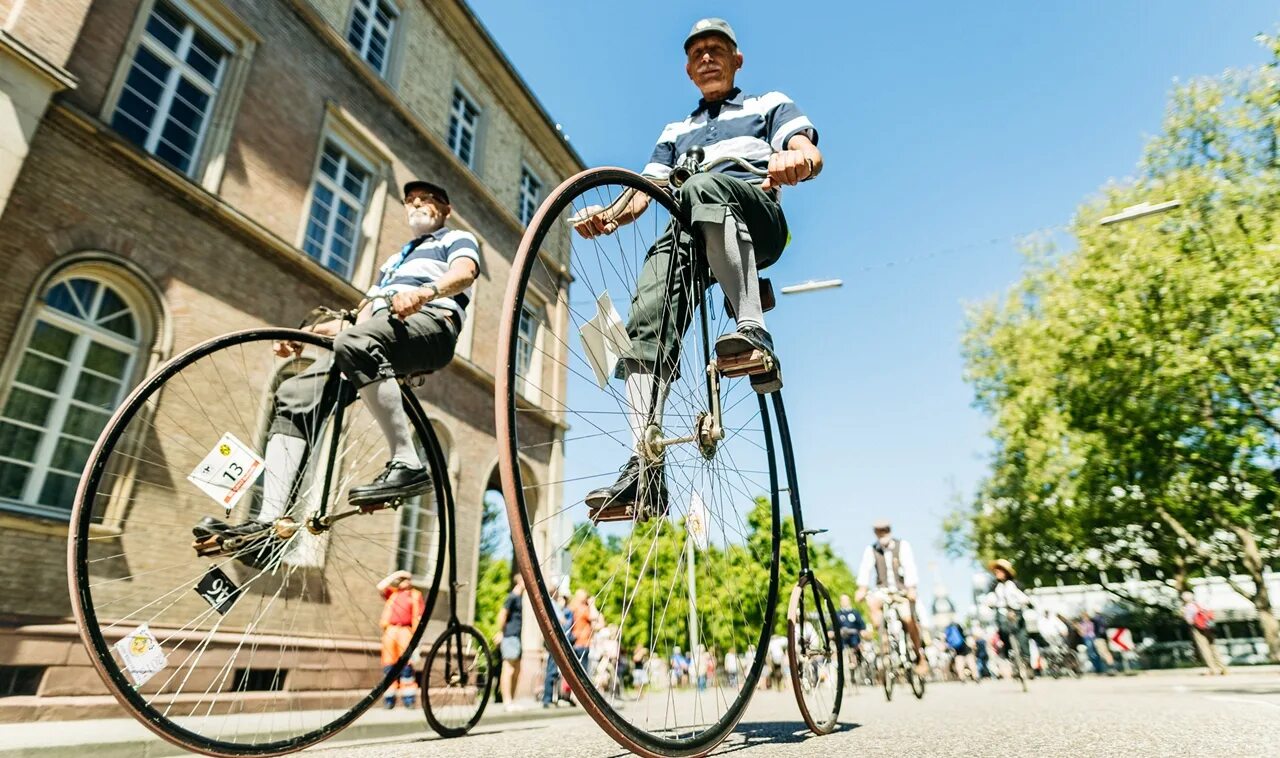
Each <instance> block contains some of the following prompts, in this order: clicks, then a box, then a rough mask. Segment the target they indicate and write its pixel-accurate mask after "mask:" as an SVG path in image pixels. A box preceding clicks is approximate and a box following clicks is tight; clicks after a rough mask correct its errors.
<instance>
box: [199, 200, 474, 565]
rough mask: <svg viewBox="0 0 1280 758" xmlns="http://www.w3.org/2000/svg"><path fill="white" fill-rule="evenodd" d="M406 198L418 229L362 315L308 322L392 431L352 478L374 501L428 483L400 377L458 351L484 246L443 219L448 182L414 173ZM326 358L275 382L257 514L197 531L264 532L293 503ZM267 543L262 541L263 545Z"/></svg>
mask: <svg viewBox="0 0 1280 758" xmlns="http://www.w3.org/2000/svg"><path fill="white" fill-rule="evenodd" d="M404 206H405V215H406V217H407V220H408V223H409V227H410V229H411V230H412V231H413V234H414V238H413V239H412V240H410V241H409V242H408V243H407V244H405V245H404V246H403V247H402V248H400V250H399V251H398V252H397V253H396V254H394V255H392V256H391V257H390V258H389V259H388V260H387V261H386V263H384V264H383V266H382V268H381V269H380V270H379V272H378V275H377V279H376V282H375V284H374V285H373V286H372V287H370V288H369V290H368V291H367V292H366V293H365V298H364V300H363V301H361V303H360V305H359V306H358V307H357V309H358V313H357V316H356V323H355V324H354V325H350V326H348V327H347V328H345V329H344V328H343V326H344V324H343V322H342V321H341V320H338V319H333V320H329V321H323V322H321V323H318V324H314V325H312V326H310V327H307V328H308V329H309V330H310V331H313V332H315V333H316V334H321V335H325V336H329V337H333V338H334V341H333V361H334V362H335V363H336V364H337V365H338V368H339V369H340V370H341V371H342V373H343V374H344V375H346V377H347V378H348V379H349V380H351V383H352V384H353V385H354V386H355V388H356V390H357V392H358V394H359V396H360V400H361V401H363V402H364V404H365V405H366V407H367V408H368V409H369V412H370V414H371V415H372V416H373V417H374V419H375V420H376V421H377V423H378V426H379V428H380V429H381V431H382V433H383V435H384V436H385V437H386V439H387V444H388V447H389V448H390V460H389V461H388V462H387V464H386V467H385V468H384V470H383V471H382V473H380V474H379V475H378V476H377V477H376V478H375V479H374V480H373V481H372V482H370V483H368V484H365V485H362V486H357V487H352V488H351V490H350V495H349V500H350V502H351V504H352V505H355V506H360V507H366V508H375V507H378V506H381V505H384V504H386V503H387V502H389V501H392V500H395V499H397V498H407V497H412V496H414V495H417V494H419V493H421V492H424V491H426V490H428V489H430V487H431V485H432V483H431V475H430V473H429V472H428V471H427V467H426V465H425V464H424V462H423V461H422V460H420V459H419V457H418V451H417V449H416V448H415V446H414V443H413V435H412V433H411V432H410V427H409V419H408V416H407V415H406V414H405V411H404V407H403V406H402V405H401V400H400V388H399V386H398V385H397V382H396V381H395V380H396V377H398V376H406V375H409V374H415V373H420V372H424V371H436V370H438V369H441V368H443V367H444V366H446V365H448V363H449V361H450V360H452V359H453V352H454V348H455V346H456V345H457V341H458V333H459V332H460V331H461V330H462V322H463V319H464V318H465V317H466V307H467V302H468V300H469V299H470V297H471V285H472V283H473V282H474V281H475V279H476V276H477V275H478V274H479V270H480V251H479V246H478V245H477V244H476V239H475V237H474V236H472V235H471V234H470V233H469V232H465V231H462V230H459V229H450V228H449V227H447V226H445V221H446V220H447V219H448V217H449V212H450V205H449V195H448V193H447V192H446V191H445V189H444V188H443V187H440V186H438V185H435V184H432V183H431V182H426V181H421V180H415V181H411V182H409V183H408V184H406V185H405V186H404ZM275 349H276V353H277V355H279V356H281V357H288V356H290V355H292V354H297V353H298V352H300V350H301V345H299V344H296V343H284V342H281V343H277V344H276V346H275ZM328 372H329V361H317V362H316V363H315V364H312V365H311V366H310V367H309V368H308V369H307V370H306V371H304V372H302V373H300V374H298V375H297V376H294V377H292V378H290V379H287V380H285V381H284V382H282V383H281V384H280V387H279V388H278V389H277V390H276V395H275V415H274V418H273V420H272V422H271V429H270V435H269V437H268V440H267V448H266V455H265V458H266V461H265V463H266V471H267V474H266V477H265V481H264V485H263V498H262V508H261V510H260V511H259V514H258V517H257V519H255V520H251V521H248V522H246V523H243V524H239V525H236V526H232V525H230V524H228V523H226V522H224V521H221V520H219V519H214V518H212V517H209V518H205V519H204V520H202V521H201V522H200V523H199V524H197V525H196V527H195V528H194V529H193V532H194V533H195V535H196V537H197V539H203V538H207V537H209V536H215V535H216V536H222V537H229V536H236V535H256V534H261V535H262V539H263V540H264V541H266V540H270V539H273V538H274V537H273V533H272V531H271V530H266V529H265V527H267V526H269V525H271V524H272V523H273V522H274V521H275V520H276V519H278V518H280V517H281V516H283V515H284V514H285V513H286V511H287V510H288V506H289V503H288V499H289V494H290V490H291V488H292V486H293V480H294V478H295V477H296V475H297V471H298V466H299V464H300V462H301V460H302V457H303V453H304V452H305V450H306V447H307V445H308V444H312V443H314V442H316V435H317V433H318V431H319V426H320V424H321V423H322V422H323V419H324V418H325V416H327V415H328V413H329V411H330V410H332V405H333V403H334V402H335V400H339V401H341V402H344V403H349V402H352V401H353V400H354V399H355V398H354V397H353V396H347V397H343V398H333V397H331V394H332V393H330V392H326V391H324V390H325V387H324V385H325V383H326V382H327V381H328ZM264 547H265V545H264ZM270 555H271V551H269V550H265V549H261V548H260V549H258V550H253V551H242V552H241V553H240V556H239V557H240V558H241V559H242V560H244V561H245V562H246V563H250V564H251V565H257V564H258V563H260V562H262V561H263V560H265V559H267V558H269V556H270Z"/></svg>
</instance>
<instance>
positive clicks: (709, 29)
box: [684, 18, 738, 53]
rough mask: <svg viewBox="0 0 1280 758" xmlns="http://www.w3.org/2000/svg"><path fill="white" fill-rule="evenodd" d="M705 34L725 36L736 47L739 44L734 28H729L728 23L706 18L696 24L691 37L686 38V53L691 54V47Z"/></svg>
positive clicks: (691, 31) (718, 19)
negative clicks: (695, 40)
mask: <svg viewBox="0 0 1280 758" xmlns="http://www.w3.org/2000/svg"><path fill="white" fill-rule="evenodd" d="M704 34H723V35H724V36H726V37H728V38H729V41H730V42H732V43H733V44H734V45H735V46H736V45H737V44H738V37H737V36H736V35H735V34H734V33H733V27H732V26H729V22H728V21H725V20H724V19H722V18H704V19H702V20H700V21H697V22H695V23H694V25H693V28H692V29H690V30H689V36H687V37H685V38H684V51H685V52H686V53H687V52H689V45H691V44H693V40H694V38H695V37H701V36H702V35H704Z"/></svg>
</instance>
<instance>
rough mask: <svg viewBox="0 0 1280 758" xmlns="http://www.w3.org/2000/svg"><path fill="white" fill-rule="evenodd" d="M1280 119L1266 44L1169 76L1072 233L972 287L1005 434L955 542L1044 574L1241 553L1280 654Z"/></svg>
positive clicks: (981, 373) (997, 434)
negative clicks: (1232, 61)
mask: <svg viewBox="0 0 1280 758" xmlns="http://www.w3.org/2000/svg"><path fill="white" fill-rule="evenodd" d="M1263 41H1264V43H1265V44H1267V45H1269V46H1270V47H1271V49H1272V50H1273V52H1275V53H1276V54H1277V59H1278V60H1280V46H1278V45H1277V42H1276V40H1275V39H1272V38H1264V39H1263ZM1277 128H1280V73H1278V72H1277V69H1276V67H1275V66H1274V65H1271V66H1264V67H1261V68H1257V69H1250V70H1242V71H1228V72H1227V73H1225V74H1224V75H1222V76H1220V77H1216V78H1206V79H1197V80H1195V81H1192V82H1189V83H1187V84H1184V85H1178V86H1176V87H1175V89H1174V90H1173V93H1172V95H1171V97H1170V100H1169V104H1168V109H1167V113H1166V117H1165V121H1164V124H1163V129H1162V131H1161V133H1160V134H1159V135H1157V136H1156V137H1155V138H1154V139H1152V140H1151V142H1150V143H1149V145H1148V147H1147V150H1146V153H1145V155H1144V157H1143V159H1142V162H1141V170H1140V175H1139V177H1138V178H1137V179H1135V180H1133V181H1131V182H1129V183H1126V184H1113V185H1110V186H1108V187H1106V188H1104V190H1103V191H1102V193H1101V194H1100V195H1099V196H1098V197H1096V198H1093V199H1091V200H1089V201H1087V202H1086V203H1085V204H1083V205H1082V206H1081V208H1080V209H1079V211H1078V212H1077V214H1076V217H1075V219H1074V221H1073V223H1072V229H1071V232H1072V235H1073V237H1074V239H1075V243H1076V245H1075V249H1074V250H1072V251H1069V252H1063V251H1058V250H1055V249H1053V248H1052V247H1051V246H1048V245H1043V244H1041V245H1030V246H1029V249H1028V265H1027V271H1026V273H1025V275H1024V278H1023V279H1022V281H1020V282H1019V283H1018V284H1017V285H1016V286H1015V287H1014V288H1013V290H1012V291H1010V292H1009V293H1008V295H1007V296H1006V297H1005V298H1004V299H1003V300H1000V301H991V302H987V303H983V304H980V305H978V306H976V307H974V308H972V309H970V311H969V314H968V328H967V331H966V335H965V339H964V345H963V349H964V354H965V359H966V378H967V379H968V381H970V382H971V384H972V385H973V387H974V390H975V394H976V402H977V405H978V407H980V408H981V409H983V410H985V411H986V412H987V413H988V414H989V415H990V416H991V419H992V426H991V431H990V434H991V437H992V439H993V441H994V443H995V445H994V454H993V459H992V462H991V469H990V473H989V475H988V476H987V477H986V479H985V481H983V483H982V484H981V486H980V490H979V492H978V494H977V497H976V499H975V502H974V503H973V504H972V505H971V506H970V507H966V508H965V509H964V511H963V512H961V513H957V514H954V515H953V516H952V517H951V518H950V519H949V520H948V524H947V526H948V529H949V536H948V543H949V545H950V547H951V549H952V551H953V552H961V551H972V552H974V553H976V554H977V555H978V556H979V557H982V558H990V557H995V556H1003V557H1008V558H1010V559H1011V560H1014V561H1015V562H1016V563H1017V564H1018V566H1019V570H1020V572H1021V573H1022V574H1023V575H1024V576H1028V577H1030V578H1032V579H1033V580H1041V581H1056V580H1057V579H1058V578H1064V579H1065V580H1066V581H1078V580H1081V579H1084V580H1088V581H1098V579H1099V578H1100V577H1105V576H1107V574H1108V572H1110V576H1112V577H1114V578H1119V577H1121V576H1124V577H1126V578H1128V577H1140V578H1144V579H1152V578H1154V579H1162V580H1165V581H1167V582H1168V583H1169V584H1170V585H1171V586H1173V587H1175V588H1181V587H1182V586H1184V585H1185V582H1186V580H1187V579H1188V578H1189V577H1192V576H1199V575H1220V576H1223V577H1227V578H1230V577H1232V576H1235V575H1243V576H1245V577H1248V580H1247V581H1244V582H1236V581H1235V580H1231V581H1232V582H1233V586H1234V587H1235V588H1236V590H1237V591H1238V592H1240V593H1241V594H1242V595H1244V596H1245V597H1247V598H1248V599H1249V600H1250V601H1252V602H1253V603H1254V605H1255V607H1256V608H1257V609H1258V612H1259V618H1260V621H1261V622H1262V626H1263V630H1264V633H1265V634H1266V636H1267V640H1268V643H1269V645H1270V648H1271V654H1272V656H1273V657H1274V658H1276V659H1277V660H1280V627H1278V626H1277V624H1276V620H1275V617H1274V615H1273V614H1272V612H1271V603H1270V599H1269V597H1268V595H1267V592H1266V587H1265V583H1264V581H1263V577H1264V572H1265V569H1266V567H1267V566H1269V565H1275V564H1276V562H1277V560H1280V536H1278V530H1280V520H1278V519H1277V512H1276V509H1275V502H1276V497H1277V494H1278V493H1280V486H1278V484H1277V471H1278V470H1280V459H1278V456H1280V342H1278V341H1277V339H1276V338H1277V332H1278V331H1280V240H1278V239H1277V224H1280V213H1278V212H1280V148H1278V146H1277ZM1172 198H1176V199H1179V200H1181V202H1182V206H1181V207H1180V208H1179V209H1177V210H1175V211H1173V212H1171V213H1167V214H1163V215H1160V216H1153V217H1148V218H1144V219H1137V220H1133V221H1129V222H1124V223H1120V224H1115V225H1111V226H1100V225H1099V224H1098V221H1099V219H1100V218H1101V217H1103V216H1105V215H1108V214H1112V213H1115V212H1117V211H1119V210H1120V209H1122V208H1124V207H1127V206H1130V205H1134V204H1136V203H1139V202H1143V201H1149V202H1159V201H1162V200H1166V199H1172Z"/></svg>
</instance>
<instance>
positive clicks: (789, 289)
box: [782, 279, 844, 295]
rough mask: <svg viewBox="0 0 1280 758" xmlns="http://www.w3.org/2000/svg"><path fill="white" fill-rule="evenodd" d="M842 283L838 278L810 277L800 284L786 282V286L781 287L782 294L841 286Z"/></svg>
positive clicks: (794, 293) (795, 293)
mask: <svg viewBox="0 0 1280 758" xmlns="http://www.w3.org/2000/svg"><path fill="white" fill-rule="evenodd" d="M843 285H844V282H843V281H842V280H840V279H820V280H814V279H810V280H809V281H807V282H801V283H800V284H788V285H787V286H786V287H783V288H782V294H784V295H799V294H802V293H805V292H816V291H818V290H829V289H835V288H836V287H841V286H843Z"/></svg>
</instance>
